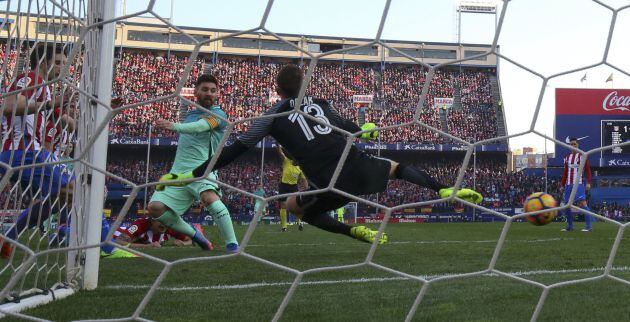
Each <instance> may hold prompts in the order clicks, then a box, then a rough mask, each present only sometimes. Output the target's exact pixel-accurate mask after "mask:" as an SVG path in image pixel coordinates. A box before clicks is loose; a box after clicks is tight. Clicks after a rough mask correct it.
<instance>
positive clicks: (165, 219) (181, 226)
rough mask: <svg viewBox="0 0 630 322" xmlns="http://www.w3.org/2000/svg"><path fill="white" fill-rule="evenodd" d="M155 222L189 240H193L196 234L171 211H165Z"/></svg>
mask: <svg viewBox="0 0 630 322" xmlns="http://www.w3.org/2000/svg"><path fill="white" fill-rule="evenodd" d="M157 221H159V222H161V223H162V224H164V226H166V227H168V228H170V229H172V230H174V231H176V232H179V233H182V234H184V235H186V236H188V237H190V238H193V237H194V236H195V234H196V233H197V231H196V230H195V229H194V228H192V226H190V225H189V224H188V223H187V222H185V221H184V220H183V219H182V217H180V216H179V215H177V214H175V213H174V212H172V211H171V210H167V211H165V212H164V214H162V216H160V217H158V218H157Z"/></svg>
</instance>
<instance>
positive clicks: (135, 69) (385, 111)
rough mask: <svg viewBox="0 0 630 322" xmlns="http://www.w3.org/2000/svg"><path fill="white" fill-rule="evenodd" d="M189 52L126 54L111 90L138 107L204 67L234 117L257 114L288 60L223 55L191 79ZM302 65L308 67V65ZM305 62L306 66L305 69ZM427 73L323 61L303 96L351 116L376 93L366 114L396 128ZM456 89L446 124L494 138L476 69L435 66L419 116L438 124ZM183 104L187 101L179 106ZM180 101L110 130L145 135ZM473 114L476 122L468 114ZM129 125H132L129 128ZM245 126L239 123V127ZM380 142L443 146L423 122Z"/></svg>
mask: <svg viewBox="0 0 630 322" xmlns="http://www.w3.org/2000/svg"><path fill="white" fill-rule="evenodd" d="M188 62H189V61H188V57H187V56H178V55H170V57H163V56H161V55H160V54H157V53H155V52H147V51H124V52H123V53H122V54H121V55H120V58H119V59H118V61H117V64H116V69H115V73H114V87H113V91H114V95H115V96H120V97H122V98H124V103H125V104H126V105H127V104H135V103H139V102H145V101H148V100H151V99H156V98H160V97H163V96H165V95H169V94H172V93H174V92H175V90H176V87H177V85H178V83H179V82H180V80H181V79H185V81H184V87H188V88H189V87H192V86H193V85H192V82H193V81H194V79H196V77H197V75H198V74H199V73H200V72H201V71H203V70H206V71H209V72H210V73H212V74H213V75H215V76H217V77H218V79H219V80H220V82H221V98H220V100H221V104H222V107H223V108H224V110H225V111H226V112H227V113H228V115H229V117H230V118H231V119H232V120H233V121H235V120H241V119H246V118H251V117H254V116H257V115H260V114H261V113H262V112H263V111H264V110H265V109H267V108H268V107H269V106H270V105H271V104H272V102H273V101H274V100H275V99H277V97H276V96H275V93H274V85H273V84H274V78H275V76H276V75H277V73H278V70H279V69H280V67H281V66H282V65H283V64H285V63H286V62H288V61H280V60H273V61H272V60H270V59H260V62H259V60H258V59H256V58H255V57H240V58H230V57H221V58H220V59H218V60H217V61H216V62H215V63H214V64H210V62H206V61H204V58H197V59H196V60H195V61H194V62H193V64H192V68H191V71H190V73H189V76H188V77H184V71H185V67H186V64H188ZM305 66H306V65H305ZM307 68H308V67H305V69H307ZM425 72H426V70H425V69H424V68H423V67H419V66H416V65H404V64H388V65H386V67H385V68H384V69H383V70H380V68H377V65H373V64H368V63H345V64H341V63H339V62H320V63H319V64H318V65H317V67H316V68H315V71H314V74H313V77H312V80H311V83H310V85H309V88H308V92H307V93H308V94H309V95H312V96H315V97H323V98H326V99H328V100H329V101H330V102H332V104H333V105H334V106H335V107H336V108H337V109H338V110H339V111H340V112H341V114H342V115H343V116H345V117H347V118H349V119H352V120H354V121H358V120H359V113H358V111H357V109H356V108H355V107H354V106H353V104H352V95H370V94H371V95H374V97H375V103H374V106H375V107H376V108H373V109H368V110H367V111H366V115H365V119H366V120H368V121H371V122H376V123H377V124H378V125H381V126H385V125H394V124H400V123H402V122H408V121H411V120H412V117H413V115H414V112H415V109H416V107H417V104H418V100H419V98H420V93H421V92H422V85H423V83H424V81H425V79H426V76H425ZM456 89H459V91H460V92H461V107H460V108H459V109H453V111H452V112H451V113H450V114H448V115H449V120H448V124H449V126H448V129H449V130H451V131H452V133H453V134H456V135H461V136H463V137H465V138H467V139H474V140H479V139H487V138H490V137H494V136H496V128H497V126H496V116H495V111H494V109H493V107H492V103H493V99H492V94H491V85H490V81H489V76H488V73H487V72H485V71H481V70H462V71H460V70H437V71H436V72H435V75H434V77H433V78H432V80H431V84H430V86H429V91H428V94H427V99H426V103H425V104H424V106H423V109H422V111H421V113H420V115H421V119H420V120H421V121H422V122H424V123H426V124H428V125H430V126H432V127H435V128H438V129H443V127H442V125H441V122H440V116H439V113H440V112H439V109H437V108H433V107H434V104H433V102H434V98H436V97H444V98H451V97H453V95H454V92H455V91H456ZM184 105H185V104H184ZM179 106H180V104H178V99H176V98H172V99H168V100H163V101H159V102H152V103H146V104H143V105H141V106H139V107H135V108H131V109H125V110H124V111H121V112H120V114H119V115H118V116H116V117H115V118H114V120H113V122H111V125H110V134H111V135H113V136H122V137H146V136H147V135H148V127H149V125H150V124H152V123H153V122H154V121H155V120H156V119H158V118H165V119H169V120H176V119H177V118H178V116H179V115H180V108H179ZM471 118H474V120H475V122H474V126H473V125H472V123H473V122H470V119H471ZM129 125H132V127H131V128H130V127H129ZM247 125H248V123H241V124H239V125H237V126H236V131H243V130H245V129H246V128H247ZM152 136H154V137H156V136H158V137H164V136H167V137H168V136H170V137H172V136H173V134H172V133H167V132H162V131H156V130H154V131H153V133H152ZM382 140H383V141H387V142H390V143H395V142H410V143H414V142H425V143H443V141H444V140H443V139H442V138H440V137H439V136H437V135H435V134H434V133H433V132H431V131H429V130H426V129H423V128H421V127H414V128H409V127H407V128H397V129H393V130H391V131H388V132H384V133H383V137H382Z"/></svg>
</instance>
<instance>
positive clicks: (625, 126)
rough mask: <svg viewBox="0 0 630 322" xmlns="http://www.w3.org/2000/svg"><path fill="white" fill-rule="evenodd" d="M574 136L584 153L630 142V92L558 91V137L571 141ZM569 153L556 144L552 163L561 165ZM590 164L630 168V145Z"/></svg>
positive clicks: (592, 159)
mask: <svg viewBox="0 0 630 322" xmlns="http://www.w3.org/2000/svg"><path fill="white" fill-rule="evenodd" d="M571 137H575V138H577V139H578V141H579V144H580V148H581V149H583V150H590V149H594V148H599V147H601V146H607V145H611V144H617V143H623V142H626V141H630V90H628V89H571V88H558V89H556V123H555V138H556V139H557V140H561V141H563V142H568V140H569V138H571ZM568 153H569V150H568V149H566V148H564V147H562V146H560V145H556V157H555V158H554V159H552V160H550V164H551V165H555V166H561V165H562V160H563V158H564V156H565V155H567V154H568ZM589 161H590V163H591V165H592V166H601V167H630V146H624V147H618V148H615V149H609V150H606V151H602V152H600V153H596V154H594V155H592V156H591V157H590V158H589Z"/></svg>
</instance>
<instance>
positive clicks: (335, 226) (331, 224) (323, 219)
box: [302, 212, 352, 236]
mask: <svg viewBox="0 0 630 322" xmlns="http://www.w3.org/2000/svg"><path fill="white" fill-rule="evenodd" d="M302 219H303V220H304V221H306V222H307V223H309V224H311V225H313V226H315V227H317V228H319V229H323V230H325V231H329V232H331V233H335V234H344V235H347V236H352V235H351V234H350V229H351V228H352V227H351V226H348V225H346V224H344V223H341V222H339V221H337V220H336V219H335V218H332V217H330V215H328V213H327V212H322V213H318V214H312V213H310V214H305V215H304V216H303V217H302Z"/></svg>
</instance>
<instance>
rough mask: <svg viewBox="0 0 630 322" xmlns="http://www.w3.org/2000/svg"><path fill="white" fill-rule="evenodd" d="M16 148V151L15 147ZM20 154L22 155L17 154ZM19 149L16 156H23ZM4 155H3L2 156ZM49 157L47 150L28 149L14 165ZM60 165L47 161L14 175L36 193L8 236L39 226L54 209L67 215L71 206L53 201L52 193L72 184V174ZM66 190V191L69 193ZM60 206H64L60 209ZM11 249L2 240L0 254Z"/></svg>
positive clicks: (6, 254)
mask: <svg viewBox="0 0 630 322" xmlns="http://www.w3.org/2000/svg"><path fill="white" fill-rule="evenodd" d="M16 152H17V151H16ZM18 154H19V155H18ZM21 155H22V154H21V153H16V155H15V156H14V157H18V156H21ZM3 159H4V158H3ZM46 161H50V159H49V156H48V154H47V152H46V151H37V152H33V151H29V152H26V154H25V155H24V160H23V162H22V160H21V158H19V159H18V158H14V159H13V163H16V164H14V166H18V165H20V163H23V164H24V165H28V164H35V163H43V162H46ZM64 169H65V168H64V167H62V166H60V165H54V166H51V165H48V164H44V165H41V166H38V167H34V168H26V169H24V170H23V171H22V173H21V175H19V176H17V177H16V178H15V179H18V177H19V180H20V184H21V185H22V186H23V187H24V189H25V190H27V189H28V190H30V192H31V195H32V196H33V200H34V201H33V202H32V204H31V206H30V207H27V208H26V209H24V210H22V212H21V213H20V214H19V215H18V218H17V219H16V221H15V223H14V224H13V226H12V227H11V228H10V229H9V230H8V231H7V232H6V236H7V237H9V238H11V239H14V240H15V239H17V238H18V237H19V235H20V234H21V233H22V232H23V231H24V230H25V229H27V228H34V227H38V226H39V225H40V224H41V223H42V222H44V221H46V220H47V219H48V218H49V217H50V215H51V214H52V213H53V212H59V213H60V216H67V211H68V209H69V207H59V206H60V204H59V203H58V202H55V203H53V202H52V200H51V199H52V198H51V197H52V196H55V195H57V194H58V193H59V192H60V189H62V188H63V189H70V188H72V187H73V186H72V182H73V179H74V178H73V176H72V175H71V174H69V173H67V172H65V171H63V170H64ZM66 194H67V193H66ZM59 209H62V210H61V211H60V210H59ZM11 253H12V246H11V245H10V244H9V243H3V244H2V249H1V250H0V256H1V257H4V258H6V257H9V256H10V255H11Z"/></svg>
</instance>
